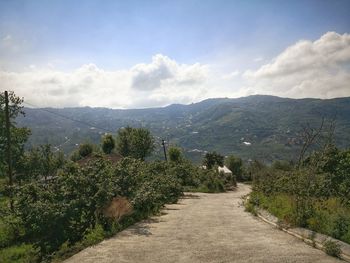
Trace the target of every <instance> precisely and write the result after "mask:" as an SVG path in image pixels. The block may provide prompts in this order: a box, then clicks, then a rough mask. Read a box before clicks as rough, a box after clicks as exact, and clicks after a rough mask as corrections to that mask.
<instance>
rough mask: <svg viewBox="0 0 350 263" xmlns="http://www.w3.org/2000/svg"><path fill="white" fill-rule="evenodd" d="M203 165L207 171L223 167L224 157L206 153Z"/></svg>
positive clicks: (214, 153)
mask: <svg viewBox="0 0 350 263" xmlns="http://www.w3.org/2000/svg"><path fill="white" fill-rule="evenodd" d="M203 164H204V165H205V166H206V167H207V169H211V168H213V166H215V165H219V166H223V165H224V156H222V155H221V154H218V153H217V152H215V151H214V152H208V153H206V154H205V156H204V160H203Z"/></svg>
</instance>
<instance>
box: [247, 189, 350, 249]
mask: <svg viewBox="0 0 350 263" xmlns="http://www.w3.org/2000/svg"><path fill="white" fill-rule="evenodd" d="M308 205H309V208H308V209H309V211H301V214H302V215H300V212H299V214H298V213H297V209H296V203H295V201H294V199H293V198H292V197H291V196H288V195H286V194H275V195H271V196H266V195H264V194H262V193H259V192H252V193H251V195H250V199H249V202H247V203H246V210H247V211H248V212H251V213H253V214H256V211H255V209H256V207H260V208H263V209H266V210H267V211H269V212H270V213H271V214H273V215H274V216H276V217H277V218H278V219H279V220H281V221H282V222H283V223H285V224H287V225H294V226H299V223H298V222H299V221H298V217H300V216H303V217H305V218H306V219H305V225H304V227H306V228H309V229H311V230H313V231H315V232H318V233H321V234H325V235H328V236H331V237H334V238H336V239H339V240H341V241H344V242H346V243H348V244H350V208H349V207H346V206H344V205H343V204H342V203H341V201H340V200H338V199H336V198H329V199H326V200H309V201H308ZM303 213H304V214H303Z"/></svg>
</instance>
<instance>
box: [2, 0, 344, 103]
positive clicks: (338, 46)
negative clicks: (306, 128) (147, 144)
mask: <svg viewBox="0 0 350 263" xmlns="http://www.w3.org/2000/svg"><path fill="white" fill-rule="evenodd" d="M3 90H13V91H15V93H16V94H17V95H18V96H20V97H24V100H25V101H27V102H28V103H31V104H32V105H36V106H38V107H75V106H92V107H110V108H147V107H158V106H165V105H169V104H172V103H184V104H188V103H192V102H198V101H201V100H203V99H206V98H216V97H232V98H235V97H242V96H248V95H254V94H267V95H276V96H281V97H290V98H305V97H314V98H324V99H327V98H335V97H346V96H350V1H348V0H329V1H328V0H315V1H312V0H295V1H268V0H266V1H260V0H256V1H254V0H242V1H238V0H237V1H234V0H231V1H224V0H200V1H197V0H183V1H182V0H177V1H175V0H173V1H167V0H163V1H153V0H148V1H144V0H142V1H141V0H139V1H133V0H128V1H119V0H104V1H98V0H80V1H79V0H75V1H71V0H50V1H48V0H21V1H19V0H0V91H3Z"/></svg>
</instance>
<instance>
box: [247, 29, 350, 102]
mask: <svg viewBox="0 0 350 263" xmlns="http://www.w3.org/2000/svg"><path fill="white" fill-rule="evenodd" d="M349 66H350V35H349V34H343V35H340V34H337V33H335V32H328V33H326V34H324V35H323V36H321V38H320V39H318V40H316V41H314V42H312V41H308V40H302V41H299V42H297V43H296V44H294V45H292V46H290V47H288V48H287V49H286V50H284V51H283V52H282V53H281V54H280V55H278V56H277V57H276V58H275V59H274V60H273V61H271V62H270V63H268V64H266V65H263V66H262V67H260V68H259V69H258V70H256V71H251V70H248V71H246V72H245V73H244V76H245V77H246V79H247V81H248V83H247V84H248V85H249V86H250V88H251V89H253V90H256V91H257V92H258V93H264V94H274V95H280V96H285V97H293V98H302V97H319V98H332V97H342V96H349V95H350V87H349V84H348V83H350V67H349Z"/></svg>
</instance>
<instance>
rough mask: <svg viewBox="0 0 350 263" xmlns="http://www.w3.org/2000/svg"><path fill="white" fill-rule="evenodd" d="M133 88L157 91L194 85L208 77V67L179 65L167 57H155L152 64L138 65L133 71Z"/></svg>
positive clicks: (197, 64) (159, 55)
mask: <svg viewBox="0 0 350 263" xmlns="http://www.w3.org/2000/svg"><path fill="white" fill-rule="evenodd" d="M131 72H132V84H131V87H132V88H134V89H136V90H155V89H159V88H162V87H166V86H169V85H170V86H175V85H181V84H184V85H193V84H196V83H201V82H203V81H204V80H205V78H206V77H207V66H204V65H200V64H199V63H196V64H193V65H186V64H182V65H180V64H178V63H177V62H176V61H174V60H171V59H170V58H168V57H167V56H163V55H161V54H158V55H155V56H154V57H153V58H152V63H150V64H138V65H136V66H134V67H133V68H132V69H131Z"/></svg>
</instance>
